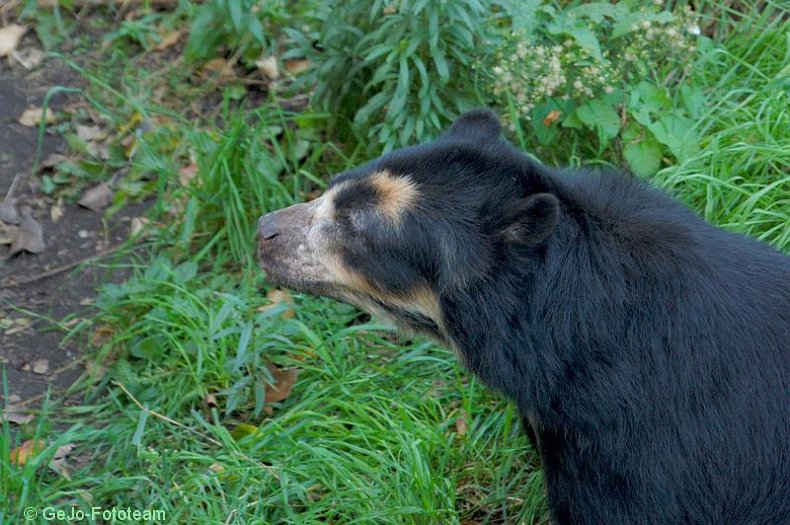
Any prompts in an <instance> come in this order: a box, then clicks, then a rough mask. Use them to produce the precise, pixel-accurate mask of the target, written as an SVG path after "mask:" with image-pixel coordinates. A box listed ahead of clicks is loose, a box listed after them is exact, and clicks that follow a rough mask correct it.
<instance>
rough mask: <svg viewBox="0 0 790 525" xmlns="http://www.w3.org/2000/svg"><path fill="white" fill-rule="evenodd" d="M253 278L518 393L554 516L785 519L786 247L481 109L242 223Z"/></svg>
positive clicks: (789, 335)
mask: <svg viewBox="0 0 790 525" xmlns="http://www.w3.org/2000/svg"><path fill="white" fill-rule="evenodd" d="M258 252H259V258H260V264H261V266H262V268H263V269H264V271H265V272H266V273H267V275H268V279H269V280H270V281H271V282H274V283H277V284H279V285H282V286H287V287H290V288H293V289H295V290H299V291H304V292H309V293H313V294H318V295H326V296H330V297H334V298H336V299H339V300H341V301H345V302H349V303H352V304H354V305H357V306H359V307H361V308H362V309H364V310H367V311H369V312H371V313H373V314H375V315H378V316H380V317H382V318H384V319H385V320H390V321H391V322H393V323H394V324H395V325H397V326H398V327H401V328H403V329H406V330H407V331H410V332H416V333H420V334H426V335H428V336H430V337H432V338H434V339H436V340H438V341H440V342H441V343H442V344H445V345H447V346H449V347H451V348H453V349H454V350H455V352H456V354H457V355H458V357H459V359H460V360H461V361H462V362H463V364H464V365H465V366H466V367H468V369H469V370H471V371H472V372H473V373H474V374H475V375H476V376H477V377H479V378H480V379H481V380H482V381H483V382H484V383H486V384H488V385H489V386H491V387H493V388H495V389H497V390H499V391H501V392H503V393H504V394H505V395H506V396H507V397H509V398H510V399H511V400H512V401H513V402H515V404H516V405H517V407H518V409H519V411H520V413H521V414H522V416H523V418H524V420H525V421H526V422H527V425H528V427H529V429H530V431H531V435H532V436H533V438H534V440H535V442H536V445H537V448H538V450H539V452H540V456H541V460H542V465H543V469H544V474H545V479H546V485H547V494H548V502H549V507H550V510H551V512H552V515H553V518H554V520H555V522H556V523H559V524H595V525H598V524H607V525H615V524H643V523H644V524H647V523H651V524H652V523H666V524H679V523H694V524H711V525H722V524H738V525H746V524H755V525H766V524H783V523H790V257H787V256H786V255H783V254H782V253H780V252H778V251H776V250H774V249H772V248H771V247H770V246H768V245H766V244H763V243H761V242H757V241H755V240H752V239H749V238H746V237H744V236H742V235H737V234H733V233H728V232H726V231H723V230H721V229H718V228H716V227H713V226H711V225H710V224H708V223H706V222H705V221H703V220H701V219H700V218H698V217H697V216H696V215H695V214H694V213H692V212H691V211H689V210H688V209H686V208H685V207H684V206H683V205H681V204H680V203H678V202H677V201H676V200H674V199H673V198H671V197H670V196H668V195H666V194H664V193H663V192H661V191H658V190H656V189H654V188H652V187H650V186H648V185H647V184H645V183H643V182H641V181H639V180H635V179H634V178H632V177H629V176H626V175H623V174H620V173H616V172H609V171H587V170H580V171H571V170H555V169H551V168H549V167H546V166H543V165H541V164H539V163H537V162H535V161H533V160H531V159H530V158H529V157H527V156H526V155H524V154H523V153H521V152H519V151H517V150H516V149H515V148H513V147H512V146H511V145H509V144H508V143H507V142H506V141H505V140H504V139H503V138H502V137H501V133H500V124H499V121H498V119H497V117H496V116H495V115H494V114H493V113H491V112H489V111H488V110H483V109H478V110H473V111H471V112H469V113H466V114H464V115H462V116H461V117H459V118H458V120H457V121H456V122H455V123H454V124H453V125H452V127H451V128H450V129H449V131H447V132H446V133H445V134H444V135H443V136H441V137H440V138H439V139H438V140H436V141H435V142H433V143H430V144H426V145H421V146H415V147H409V148H405V149H402V150H399V151H396V152H394V153H390V154H387V155H384V156H383V157H381V158H379V159H377V160H374V161H372V162H370V163H369V164H366V165H364V166H362V167H360V168H357V169H353V170H351V171H348V172H345V173H342V174H340V175H338V176H337V177H336V178H335V179H334V180H333V181H332V182H331V184H330V185H329V187H328V189H327V191H326V193H325V194H324V195H323V196H322V197H321V198H319V199H316V200H314V201H312V202H309V203H306V204H297V205H295V206H291V207H289V208H286V209H283V210H280V211H275V212H273V213H269V214H266V215H264V216H263V217H261V219H260V220H259V225H258Z"/></svg>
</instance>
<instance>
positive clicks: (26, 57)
mask: <svg viewBox="0 0 790 525" xmlns="http://www.w3.org/2000/svg"><path fill="white" fill-rule="evenodd" d="M44 56H45V55H44V52H43V51H42V50H40V49H38V48H37V47H29V48H27V49H22V50H19V51H15V52H12V53H11V58H13V59H14V60H15V61H17V62H19V64H20V65H21V66H22V67H23V68H25V69H35V68H37V67H38V66H39V65H41V62H43V61H44Z"/></svg>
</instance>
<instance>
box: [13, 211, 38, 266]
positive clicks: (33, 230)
mask: <svg viewBox="0 0 790 525" xmlns="http://www.w3.org/2000/svg"><path fill="white" fill-rule="evenodd" d="M45 248H46V245H45V244H44V229H43V228H42V227H41V224H39V223H38V221H36V219H34V218H33V217H32V216H31V215H30V212H29V211H28V210H24V211H23V212H22V220H21V221H20V223H19V228H17V230H16V235H15V236H14V240H13V241H12V242H11V249H10V250H9V251H8V256H9V257H11V256H13V255H16V254H17V253H19V252H21V251H22V250H24V251H26V252H30V253H41V252H43V251H44V249H45Z"/></svg>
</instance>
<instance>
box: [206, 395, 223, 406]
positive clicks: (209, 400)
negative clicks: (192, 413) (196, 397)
mask: <svg viewBox="0 0 790 525" xmlns="http://www.w3.org/2000/svg"><path fill="white" fill-rule="evenodd" d="M203 402H204V403H205V404H206V406H207V407H209V408H217V407H218V406H219V405H218V404H217V396H215V395H214V394H206V397H204V398H203Z"/></svg>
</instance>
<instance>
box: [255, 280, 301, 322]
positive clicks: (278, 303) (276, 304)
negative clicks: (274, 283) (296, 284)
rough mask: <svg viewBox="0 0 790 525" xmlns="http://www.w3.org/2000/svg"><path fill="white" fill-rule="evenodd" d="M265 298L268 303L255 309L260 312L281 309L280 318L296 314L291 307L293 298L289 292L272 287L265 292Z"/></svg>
mask: <svg viewBox="0 0 790 525" xmlns="http://www.w3.org/2000/svg"><path fill="white" fill-rule="evenodd" d="M266 298H267V299H268V300H269V301H271V303H270V304H267V305H264V306H261V307H259V308H258V309H257V310H258V311H259V312H261V313H265V312H271V311H272V310H274V309H282V315H281V316H280V317H281V318H282V319H293V318H294V317H295V316H296V310H295V309H294V307H293V304H294V299H293V297H291V294H289V293H288V292H286V291H285V290H280V289H279V288H272V289H271V290H269V291H268V293H267V294H266Z"/></svg>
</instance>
